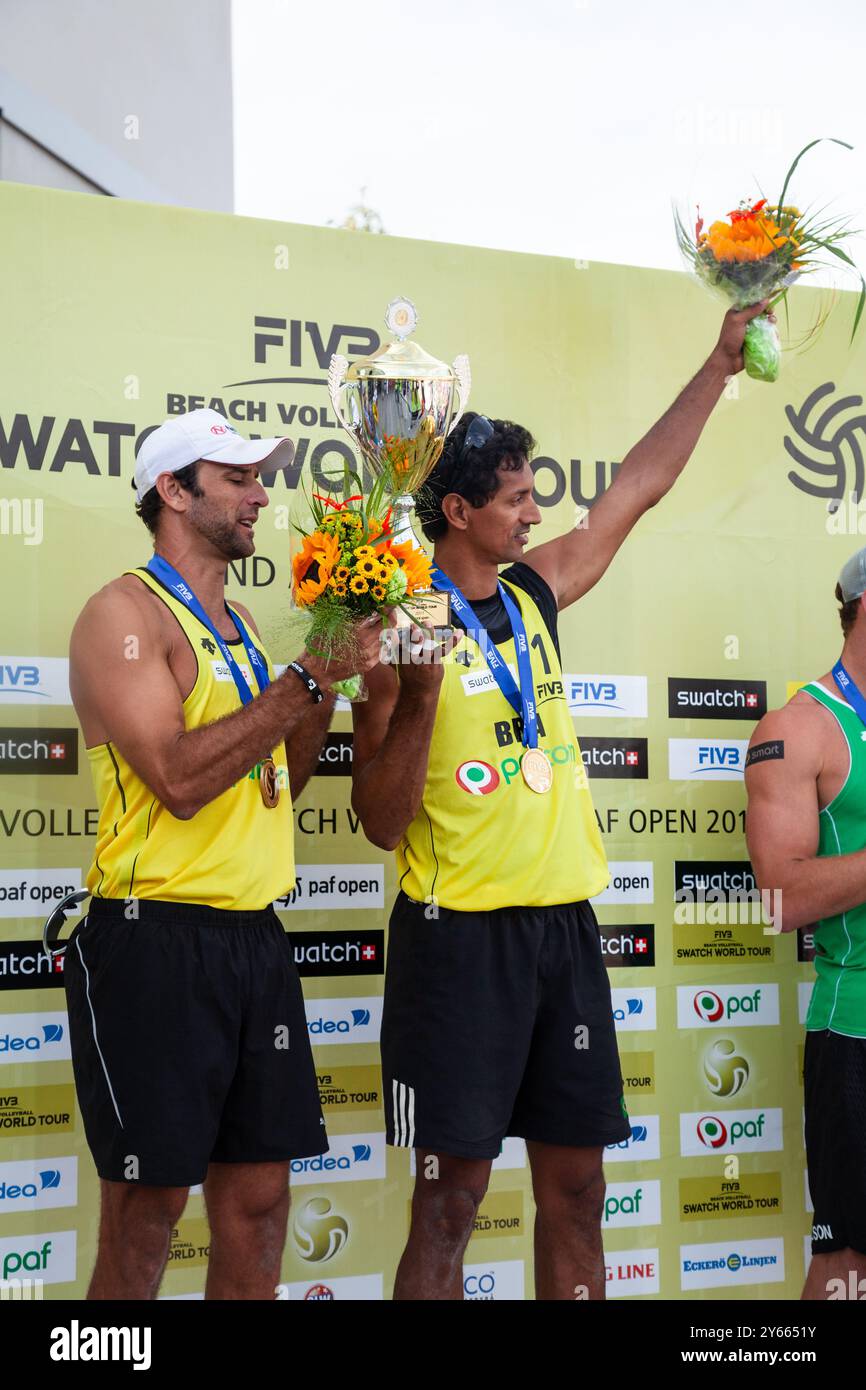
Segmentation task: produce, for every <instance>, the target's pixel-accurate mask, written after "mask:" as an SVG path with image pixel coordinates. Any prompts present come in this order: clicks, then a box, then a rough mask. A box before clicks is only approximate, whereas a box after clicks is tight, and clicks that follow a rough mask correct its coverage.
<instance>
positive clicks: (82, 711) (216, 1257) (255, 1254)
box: [64, 410, 379, 1299]
mask: <svg viewBox="0 0 866 1390" xmlns="http://www.w3.org/2000/svg"><path fill="white" fill-rule="evenodd" d="M293 456H294V448H293V445H292V443H291V441H290V440H288V439H257V440H246V439H243V438H241V436H240V435H239V434H238V433H237V431H236V430H234V429H233V428H232V426H231V425H229V424H227V422H226V421H225V419H224V418H223V417H222V416H221V415H218V414H217V413H216V412H215V411H213V410H194V411H192V412H191V413H190V414H188V415H185V416H179V417H175V418H173V419H170V420H167V421H166V422H165V423H164V424H163V425H161V426H159V428H157V429H155V430H154V431H153V432H152V433H151V434H150V435H149V436H148V438H147V439H146V440H145V442H144V444H143V445H142V447H141V450H140V451H139V455H138V459H137V461H136V467H135V477H134V486H135V489H136V497H137V503H138V505H137V511H138V514H139V516H140V517H141V518H142V520H143V521H144V522H145V524H146V525H147V527H148V528H149V530H150V531H151V532H152V533H153V537H154V551H155V553H154V556H153V559H152V560H151V561H150V562H149V564H148V565H146V566H143V567H141V568H138V569H133V570H128V571H127V572H126V573H125V574H123V575H122V576H121V577H120V578H118V579H114V580H112V581H111V582H110V583H109V584H107V585H106V586H105V587H104V588H103V589H101V590H100V591H99V592H98V593H97V594H95V595H94V597H93V598H91V599H90V600H89V602H88V603H87V604H86V606H85V608H84V610H83V612H82V613H81V615H80V617H79V619H78V621H77V623H76V625H75V629H74V632H73V634H72V642H71V651H70V685H71V689H72V697H73V701H74V704H75V708H76V711H77V713H78V717H79V720H80V722H81V727H82V732H83V735H84V740H85V743H86V746H87V751H88V757H89V758H90V762H91V767H92V771H93V777H94V782H95V785H96V791H97V796H98V799H99V804H100V817H99V827H98V832H97V841H96V849H95V854H94V859H93V864H92V866H91V868H90V872H89V874H88V877H87V887H88V889H89V890H90V892H91V894H92V898H91V904H90V908H89V911H88V914H87V917H86V919H85V920H84V921H82V923H81V924H80V925H79V926H78V927H77V928H76V930H75V932H74V933H73V935H72V937H71V938H70V941H69V944H68V946H67V949H66V953H65V972H64V973H65V976H66V989H67V998H68V1003H69V1028H70V1038H71V1044H72V1060H73V1068H74V1072H75V1082H76V1089H77V1092H78V1100H79V1105H80V1108H81V1113H82V1117H83V1120H84V1127H85V1131H86V1134H87V1140H88V1144H89V1146H90V1148H91V1151H92V1153H93V1156H94V1161H95V1163H96V1168H97V1171H98V1173H99V1176H100V1178H101V1180H102V1182H101V1193H102V1212H101V1225H100V1233H99V1248H98V1253H97V1260H96V1267H95V1270H94V1274H93V1279H92V1282H91V1286H90V1290H89V1295H88V1296H89V1297H90V1298H94V1299H112V1298H113V1299H139V1298H155V1297H156V1292H157V1289H158V1287H159V1283H160V1280H161V1278H162V1273H163V1270H164V1268H165V1264H166V1261H167V1259H168V1254H169V1243H170V1239H171V1233H172V1229H173V1227H174V1226H175V1225H176V1223H177V1221H178V1219H179V1217H180V1215H181V1213H182V1212H183V1210H184V1207H185V1205H186V1201H187V1196H188V1192H189V1188H190V1187H191V1186H192V1185H194V1184H197V1183H201V1182H203V1183H204V1196H205V1203H206V1207H207V1213H208V1218H209V1221H210V1228H211V1245H210V1263H209V1268H208V1278H207V1289H206V1296H207V1297H209V1298H232V1299H237V1298H273V1297H274V1290H275V1286H276V1284H277V1282H278V1280H279V1275H280V1263H281V1256H282V1250H283V1245H284V1243H285V1235H286V1224H287V1218H288V1204H289V1193H288V1175H289V1164H290V1162H291V1160H292V1159H293V1158H298V1157H302V1156H306V1155H313V1154H319V1153H322V1152H323V1151H324V1150H326V1149H327V1147H328V1145H327V1138H326V1136H325V1131H324V1121H323V1119H322V1114H321V1109H320V1105H319V1096H318V1089H317V1085H316V1076H315V1071H314V1068H313V1062H312V1056H311V1052H310V1046H309V1040H308V1036H307V1028H306V1020H305V1015H304V1006H303V998H302V994H301V987H300V981H299V979H298V974H297V970H296V968H295V964H294V960H293V956H292V951H291V948H290V945H289V942H288V939H287V937H286V935H285V932H284V931H283V928H282V926H281V925H280V922H279V919H278V918H277V917H276V914H275V913H274V910H273V906H272V903H273V901H274V899H275V898H278V897H281V896H283V895H284V894H285V893H287V892H288V891H289V890H290V889H291V888H292V887H293V886H294V882H295V874H294V858H293V826H292V795H294V796H295V797H297V795H298V793H299V791H300V789H301V787H302V786H303V785H304V783H305V782H306V780H307V778H308V777H309V776H310V774H311V772H312V770H313V767H314V766H315V763H316V759H317V757H318V754H319V750H320V748H321V746H322V742H323V740H324V735H325V730H326V728H327V724H328V721H329V718H330V713H331V710H332V708H333V702H334V699H333V695H332V694H331V693H330V687H331V686H332V685H333V683H334V682H335V681H338V680H340V679H344V678H345V677H347V676H349V675H351V674H353V673H354V672H355V671H356V670H358V669H359V668H360V669H364V670H369V669H370V668H371V667H372V666H373V665H375V663H376V661H377V659H378V643H379V633H378V631H377V628H376V626H375V625H374V624H365V625H361V626H360V627H359V629H358V632H357V650H353V652H352V654H351V656H349V657H348V658H347V660H346V661H341V660H332V661H329V662H326V661H323V660H321V659H319V658H316V657H314V656H313V655H311V654H310V653H307V652H303V653H301V655H300V657H299V659H298V660H297V661H293V662H291V663H290V665H289V667H288V668H287V669H286V671H285V672H284V673H283V675H281V676H280V677H278V678H276V679H275V678H274V669H273V666H272V665H271V662H270V659H269V658H268V655H267V652H266V651H265V648H264V646H263V644H262V642H261V639H260V638H259V635H258V631H257V629H256V627H255V624H254V623H253V620H252V618H251V617H250V615H249V613H248V612H247V611H246V609H245V608H242V607H241V606H240V604H233V605H231V606H229V604H228V603H226V600H225V579H226V567H227V565H228V564H229V562H230V561H232V560H237V559H241V558H243V557H244V556H247V555H251V554H252V553H253V551H254V549H255V544H254V540H253V528H254V526H255V523H256V520H257V518H258V513H259V509H260V508H261V507H265V506H267V504H268V494H267V492H266V491H265V489H264V488H263V486H262V484H261V482H260V481H259V479H260V476H261V475H269V474H272V473H275V472H277V471H279V470H281V469H284V468H285V467H287V466H288V465H289V464H290V463H291V462H292V458H293Z"/></svg>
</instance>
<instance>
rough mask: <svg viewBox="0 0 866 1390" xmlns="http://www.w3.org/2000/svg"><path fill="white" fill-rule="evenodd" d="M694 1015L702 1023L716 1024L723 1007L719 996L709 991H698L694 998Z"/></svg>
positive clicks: (723, 1009)
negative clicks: (701, 1020) (700, 1019)
mask: <svg viewBox="0 0 866 1390" xmlns="http://www.w3.org/2000/svg"><path fill="white" fill-rule="evenodd" d="M694 1005H695V1013H696V1014H697V1016H698V1018H702V1019H703V1021H704V1023H718V1021H719V1019H720V1018H721V1016H722V1014H723V1013H724V1012H725V1006H724V1004H723V1003H722V1001H721V999H720V998H719V996H718V995H717V994H716V993H715V992H714V991H713V990H711V989H701V990H698V992H697V994H696V995H695V998H694Z"/></svg>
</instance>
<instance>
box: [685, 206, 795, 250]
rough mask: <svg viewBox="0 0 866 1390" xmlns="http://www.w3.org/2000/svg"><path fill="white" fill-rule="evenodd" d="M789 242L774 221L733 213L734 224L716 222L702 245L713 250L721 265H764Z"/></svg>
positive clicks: (732, 220)
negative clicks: (764, 262) (764, 260)
mask: <svg viewBox="0 0 866 1390" xmlns="http://www.w3.org/2000/svg"><path fill="white" fill-rule="evenodd" d="M787 242H788V237H786V236H782V235H781V231H780V228H779V227H778V226H777V224H776V223H775V222H774V221H773V220H772V218H770V217H765V216H763V215H753V213H751V212H743V213H739V214H737V215H736V216H735V215H734V214H733V213H732V214H731V221H730V222H714V223H713V225H712V226H711V227H710V230H709V232H707V233H706V235H705V236H702V237H701V240H700V245H701V247H707V248H709V250H710V251H712V253H713V255H714V257H715V258H716V260H717V261H760V260H763V259H764V258H765V257H766V256H770V255H772V253H773V252H774V251H778V250H779V248H780V247H782V246H785V245H786V244H787Z"/></svg>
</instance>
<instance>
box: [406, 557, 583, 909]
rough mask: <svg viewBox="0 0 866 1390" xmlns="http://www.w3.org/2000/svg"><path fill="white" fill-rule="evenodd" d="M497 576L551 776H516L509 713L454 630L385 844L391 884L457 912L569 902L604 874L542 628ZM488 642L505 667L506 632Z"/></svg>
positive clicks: (526, 599) (517, 750)
mask: <svg viewBox="0 0 866 1390" xmlns="http://www.w3.org/2000/svg"><path fill="white" fill-rule="evenodd" d="M508 588H509V591H510V592H511V593H512V594H513V596H514V598H515V600H516V602H517V604H518V606H519V607H520V610H521V612H522V614H523V620H524V623H525V625H526V636H527V640H528V642H529V651H530V659H531V662H532V673H533V677H534V684H535V692H536V702H537V708H538V716H539V721H540V728H539V739H538V742H539V747H541V748H543V749H544V751H545V752H546V753H547V755H548V758H549V759H550V761H551V764H552V766H553V786H552V788H551V790H550V791H549V792H546V793H543V794H539V793H538V792H534V791H532V790H531V789H530V788H529V787H528V786H527V785H526V783H525V782H524V780H523V775H522V773H521V771H520V756H521V754H522V752H523V744H522V743H521V739H520V735H519V734H518V732H517V728H516V727H515V721H516V718H517V716H516V715H515V712H514V710H513V709H512V707H511V705H510V704H509V702H508V700H506V698H505V696H504V695H503V694H502V692H501V691H500V690H499V687H498V686H497V685H496V683H495V681H494V679H493V676H492V674H491V672H490V668H489V666H488V665H487V661H486V659H485V658H484V656H483V655H482V653H481V650H480V648H479V646H478V644H477V643H476V642H475V641H474V640H473V639H472V638H470V637H467V636H465V635H464V636H462V637H461V639H460V641H459V642H458V643H457V645H456V646H455V647H454V648H453V649H452V650H451V652H450V653H449V654H448V656H447V657H446V658H445V661H444V667H445V671H444V676H443V680H442V686H441V689H440V694H439V704H438V707H437V710H436V720H435V723H434V726H433V737H432V740H431V745H430V759H429V763H428V768H427V781H426V784H425V787H424V795H423V798H422V801H421V807H420V810H419V811H418V814H417V816H416V817H415V819H414V820H413V821H412V823H411V825H410V826H409V827H408V829H407V831H406V834H405V836H404V837H403V840H402V842H401V844H400V845H399V846H398V848H397V868H398V874H399V877H400V887H401V888H402V889H403V892H404V893H406V894H407V895H408V896H409V897H410V898H414V899H415V901H416V902H434V903H438V904H440V905H441V906H442V907H447V908H453V909H455V910H456V911H460V912H488V911H492V910H493V909H495V908H499V907H545V906H552V905H555V904H557V903H569V902H579V901H582V900H583V899H585V898H590V897H593V896H594V895H595V894H596V893H600V892H601V891H602V889H603V888H605V887H606V885H607V883H608V881H609V878H610V875H609V873H608V867H607V860H606V858H605V853H604V847H603V845H602V840H601V833H600V831H599V828H598V822H597V821H596V816H595V811H594V809H593V804H592V796H591V793H590V790H589V785H588V783H587V777H586V772H585V769H584V765H583V760H582V758H581V755H580V749H579V747H578V743H577V739H576V737H575V734H574V726H573V724H572V718H571V715H570V713H569V710H568V704H567V701H566V698H565V694H564V691H563V684H562V671H561V668H560V664H559V659H558V657H557V654H556V650H555V648H554V645H553V641H552V638H551V636H550V633H549V632H548V629H547V626H546V624H545V622H544V619H543V617H542V615H541V613H540V611H539V609H538V607H537V605H536V604H535V602H534V601H533V599H532V598H530V596H529V595H528V594H527V593H526V592H525V591H524V590H523V589H520V588H518V587H517V586H512V585H511V584H509V585H508ZM499 651H500V652H501V654H502V656H503V658H504V660H505V661H506V663H507V664H508V665H509V666H510V667H511V670H512V673H513V674H514V676H515V679H516V678H517V661H516V656H515V650H514V639H513V638H510V639H509V640H508V641H507V642H505V643H501V644H499ZM542 728H543V732H542V731H541V730H542Z"/></svg>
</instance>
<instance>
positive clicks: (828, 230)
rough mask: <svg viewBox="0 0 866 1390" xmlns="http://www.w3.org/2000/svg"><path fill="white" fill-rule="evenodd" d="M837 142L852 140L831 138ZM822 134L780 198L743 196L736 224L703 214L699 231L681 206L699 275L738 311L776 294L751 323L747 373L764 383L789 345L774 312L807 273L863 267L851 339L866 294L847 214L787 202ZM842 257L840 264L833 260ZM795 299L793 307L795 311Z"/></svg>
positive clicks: (682, 232)
mask: <svg viewBox="0 0 866 1390" xmlns="http://www.w3.org/2000/svg"><path fill="white" fill-rule="evenodd" d="M830 138H831V140H832V143H833V144H836V145H843V146H844V148H845V149H847V150H850V149H851V148H852V146H851V145H848V144H846V142H845V141H844V140H836V139H833V138H832V137H830ZM819 144H821V140H812V141H811V143H810V144H808V145H805V146H804V148H803V149H802V150H801V151H800V153H799V154H798V155H797V158H796V159H795V160H794V162H793V164H792V165H791V167H790V169H789V170H788V172H787V174H786V175H785V181H784V184H783V186H782V192H781V195H780V197H779V200H778V202H777V203H775V204H772V203H770V202H768V200H767V199H766V198H761V199H760V200H759V201H758V202H756V203H749V202H747V201H743V202H742V203H741V204H740V206H739V207H738V208H735V209H734V211H733V212H729V213H728V218H729V219H730V220H729V221H728V222H713V223H712V225H711V226H710V229H709V231H707V232H705V231H704V230H703V227H704V221H703V218H702V217H701V216H700V209H698V217H697V222H696V225H695V231H694V236H693V235H692V234H691V232H690V231H689V230H688V229H687V228H686V226H685V225H684V223H683V221H682V219H681V217H680V215H679V213H678V212H676V211H675V213H674V219H675V223H676V231H677V240H678V242H679V246H680V250H681V251H682V253H683V255H684V257H685V259H686V261H687V262H688V264H689V265H690V266H691V268H692V269H693V270H694V271H695V274H696V275H697V276H698V277H699V279H701V280H703V282H704V283H705V284H706V285H709V286H710V287H711V288H712V289H714V290H717V291H719V292H720V293H721V294H723V295H724V296H725V298H726V299H727V300H728V301H729V303H730V304H731V306H732V307H733V308H735V309H745V308H747V307H748V306H749V305H750V304H757V303H759V302H760V301H761V300H762V299H770V304H769V305H768V306H767V313H763V314H759V315H757V317H755V318H754V319H752V320H751V321H750V323H749V324H748V325H747V327H746V333H745V341H744V345H743V360H744V364H745V368H746V372H747V374H748V375H749V376H751V377H754V378H755V379H756V380H758V381H775V380H776V378H777V377H778V375H779V366H780V362H781V343H780V340H779V334H778V331H777V328H776V325H775V323H773V322H772V320H771V319H770V318H769V317H768V313H769V310H770V309H772V308H773V307H774V306H775V305H776V304H778V303H779V302H780V301H782V300H785V298H786V295H787V293H788V289H789V288H790V286H791V285H792V284H793V283H794V281H795V280H797V279H799V277H800V276H801V275H806V274H809V273H810V272H812V271H815V270H819V269H827V268H828V267H830V266H834V265H835V268H838V265H836V263H838V262H843V263H844V266H846V267H848V268H849V269H850V270H853V271H855V273H856V274H857V275H858V276H859V279H860V295H859V297H858V300H857V304H856V308H855V312H854V324H853V327H852V329H851V339H852V341H853V338H854V334H855V333H856V331H857V325H858V324H859V322H860V316H861V314H862V312H863V304H864V300H866V281H864V279H863V276H862V275H860V272H859V271H857V268H856V266H855V265H854V262H853V261H852V259H851V257H850V256H849V255H848V253H847V251H845V250H844V249H843V247H842V243H843V242H844V241H845V239H846V237H849V236H851V235H852V234H853V229H852V228H850V227H849V226H848V224H847V222H845V221H843V220H841V219H839V218H829V219H826V220H824V219H823V214H822V212H818V213H815V214H812V215H806V214H805V213H802V212H800V210H799V209H798V208H796V207H792V206H789V205H788V204H787V203H786V202H785V197H786V195H787V192H788V185H789V183H790V181H791V177H792V175H793V173H794V170H795V169H796V168H797V165H798V164H799V162H800V160H801V159H802V157H803V155H804V154H805V153H806V152H807V150H810V149H812V147H813V146H814V145H819ZM831 257H833V258H835V262H834V261H833V260H831V259H830V258H831ZM787 309H788V306H787V302H786V303H785V313H786V315H787ZM824 318H826V315H824V317H823V318H821V319H820V320H819V321H818V322H817V323H816V324H814V325H813V327H812V329H811V330H810V331H809V332H808V333H807V334H806V338H807V339H808V338H811V337H812V336H813V334H814V333H816V332H817V330H818V329H819V328H820V327H821V325H822V324H823V322H824Z"/></svg>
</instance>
